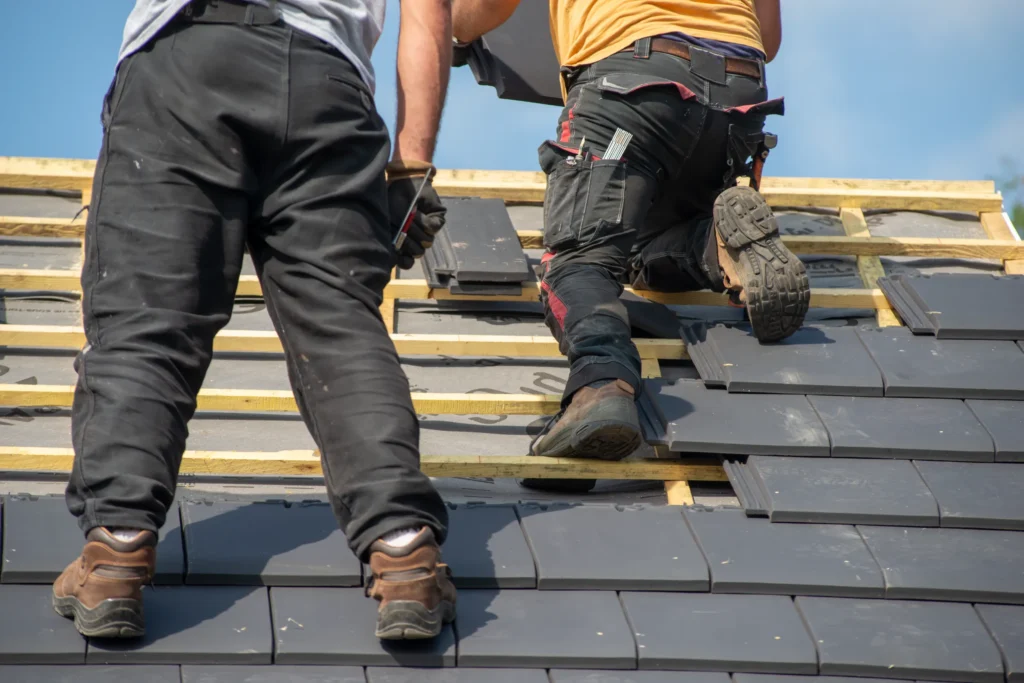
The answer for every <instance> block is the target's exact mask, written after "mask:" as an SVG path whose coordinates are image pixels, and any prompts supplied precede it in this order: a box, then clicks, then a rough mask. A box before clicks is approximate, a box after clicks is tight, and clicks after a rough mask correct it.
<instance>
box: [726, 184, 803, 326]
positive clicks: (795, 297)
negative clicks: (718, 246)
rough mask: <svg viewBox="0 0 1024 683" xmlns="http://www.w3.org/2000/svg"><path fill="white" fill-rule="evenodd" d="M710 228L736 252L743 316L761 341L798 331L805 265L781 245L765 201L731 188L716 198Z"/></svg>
mask: <svg viewBox="0 0 1024 683" xmlns="http://www.w3.org/2000/svg"><path fill="white" fill-rule="evenodd" d="M714 213H715V229H716V230H717V231H718V235H719V236H720V237H721V238H722V241H724V242H725V243H726V244H727V245H728V246H729V247H730V248H732V249H734V250H735V251H736V252H738V255H739V259H738V260H739V263H738V266H739V270H740V277H741V279H742V280H743V282H742V285H743V290H744V292H745V293H746V297H747V301H746V307H747V315H748V316H749V317H750V326H751V328H752V329H753V332H754V336H755V337H757V339H758V340H759V341H762V342H773V341H779V340H781V339H785V338H786V337H788V336H789V335H791V334H793V333H794V332H796V331H797V330H798V329H800V326H801V325H802V324H803V322H804V316H806V315H807V308H808V306H809V305H810V302H811V286H810V282H809V281H808V279H807V270H806V269H805V268H804V264H803V263H802V262H801V261H800V259H799V258H797V257H796V255H795V254H793V252H791V251H790V250H789V249H787V248H786V245H785V244H783V243H782V240H781V239H780V237H779V225H778V223H777V222H776V220H775V215H774V214H773V213H772V210H771V208H770V207H769V206H768V203H767V202H765V200H764V197H762V196H761V194H760V193H759V192H757V191H756V190H754V189H753V188H749V187H732V188H729V189H728V190H726V191H725V192H723V193H722V194H720V195H719V196H718V198H717V199H716V200H715V208H714Z"/></svg>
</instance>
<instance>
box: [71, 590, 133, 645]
mask: <svg viewBox="0 0 1024 683" xmlns="http://www.w3.org/2000/svg"><path fill="white" fill-rule="evenodd" d="M53 609H54V610H55V611H56V612H57V614H59V615H61V616H62V617H66V618H68V619H74V620H75V628H76V629H77V630H78V632H79V633H81V634H82V635H83V636H87V637H90V638H140V637H142V636H143V635H145V634H146V627H145V621H144V619H143V614H142V603H141V602H140V601H139V600H130V599H117V600H104V601H103V602H101V603H100V604H98V605H96V607H93V608H92V609H89V608H88V607H86V606H85V605H83V604H82V603H81V602H80V601H79V600H78V598H76V597H74V596H68V597H64V598H61V597H58V596H57V595H54V596H53Z"/></svg>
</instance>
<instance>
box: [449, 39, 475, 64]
mask: <svg viewBox="0 0 1024 683" xmlns="http://www.w3.org/2000/svg"><path fill="white" fill-rule="evenodd" d="M471 44H472V43H460V42H459V41H458V39H457V38H452V66H454V67H460V66H466V64H468V63H469V51H470V48H469V46H470V45H471Z"/></svg>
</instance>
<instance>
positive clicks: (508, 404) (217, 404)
mask: <svg viewBox="0 0 1024 683" xmlns="http://www.w3.org/2000/svg"><path fill="white" fill-rule="evenodd" d="M74 394H75V388H74V387H73V386H63V385H44V384H40V385H35V386H33V385H27V384H0V405H2V406H17V407H22V408H41V407H53V408H67V407H70V406H71V401H72V399H73V398H74ZM561 400H562V398H561V396H555V395H536V394H434V393H414V394H413V395H412V402H413V407H414V408H415V409H416V412H417V414H419V415H554V414H555V413H557V412H558V409H559V405H560V403H561ZM198 409H199V410H209V411H215V412H285V413H294V412H297V410H298V409H297V408H296V405H295V397H294V396H293V395H292V392H291V391H282V390H269V389H203V390H202V391H200V392H199V400H198Z"/></svg>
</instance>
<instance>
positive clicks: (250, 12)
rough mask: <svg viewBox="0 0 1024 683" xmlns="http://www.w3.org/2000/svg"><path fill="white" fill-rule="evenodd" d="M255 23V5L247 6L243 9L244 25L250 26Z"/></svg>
mask: <svg viewBox="0 0 1024 683" xmlns="http://www.w3.org/2000/svg"><path fill="white" fill-rule="evenodd" d="M255 23H256V5H249V6H248V7H246V8H245V25H246V26H252V25H253V24H255Z"/></svg>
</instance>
